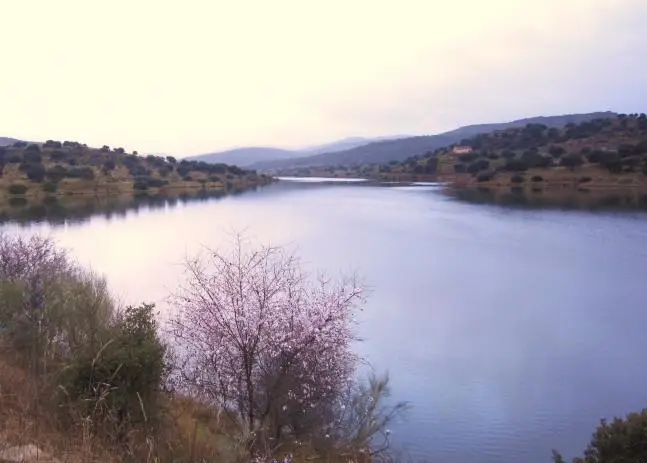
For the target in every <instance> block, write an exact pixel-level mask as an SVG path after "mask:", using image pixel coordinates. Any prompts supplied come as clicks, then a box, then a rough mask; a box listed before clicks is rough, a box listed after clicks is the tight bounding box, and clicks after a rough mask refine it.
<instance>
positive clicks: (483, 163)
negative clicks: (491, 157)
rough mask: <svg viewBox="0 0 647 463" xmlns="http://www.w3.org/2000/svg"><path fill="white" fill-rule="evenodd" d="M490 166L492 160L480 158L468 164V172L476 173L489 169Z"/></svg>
mask: <svg viewBox="0 0 647 463" xmlns="http://www.w3.org/2000/svg"><path fill="white" fill-rule="evenodd" d="M489 168H490V162H489V161H488V160H487V159H478V160H476V161H474V162H472V163H471V164H470V165H469V166H467V172H469V173H470V174H476V173H477V172H480V171H482V170H487V169H489Z"/></svg>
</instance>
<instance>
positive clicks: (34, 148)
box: [25, 143, 40, 153]
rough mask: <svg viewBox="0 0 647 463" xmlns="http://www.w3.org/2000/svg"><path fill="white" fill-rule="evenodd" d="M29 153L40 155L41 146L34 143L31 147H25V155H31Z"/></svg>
mask: <svg viewBox="0 0 647 463" xmlns="http://www.w3.org/2000/svg"><path fill="white" fill-rule="evenodd" d="M29 152H32V153H40V146H38V145H36V144H34V143H32V144H31V145H29V146H26V147H25V153H29Z"/></svg>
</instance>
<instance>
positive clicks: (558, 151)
mask: <svg viewBox="0 0 647 463" xmlns="http://www.w3.org/2000/svg"><path fill="white" fill-rule="evenodd" d="M548 152H549V153H550V155H551V156H553V157H555V158H558V157H560V156H562V155H563V154H565V153H566V150H565V149H564V148H562V147H561V146H551V147H550V148H549V149H548Z"/></svg>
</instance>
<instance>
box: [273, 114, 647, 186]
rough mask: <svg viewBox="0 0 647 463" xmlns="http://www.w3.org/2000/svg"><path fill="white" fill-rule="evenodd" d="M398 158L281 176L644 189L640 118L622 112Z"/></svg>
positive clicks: (644, 128) (645, 132)
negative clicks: (466, 150) (464, 148)
mask: <svg viewBox="0 0 647 463" xmlns="http://www.w3.org/2000/svg"><path fill="white" fill-rule="evenodd" d="M458 145H461V146H468V147H470V148H471V149H472V152H469V153H463V154H454V152H453V147H454V146H455V145H451V146H448V147H444V148H440V149H438V150H436V151H433V152H428V153H426V154H422V155H419V156H413V157H410V158H408V159H407V160H405V161H402V162H399V161H392V162H390V163H388V164H381V165H362V166H334V167H326V168H311V169H301V170H296V171H289V172H287V171H286V172H282V174H293V175H303V176H333V177H363V178H373V179H379V180H390V181H427V180H428V181H441V182H448V183H451V184H452V185H454V186H460V187H473V186H480V187H490V188H501V187H503V188H511V187H513V188H521V189H523V190H532V191H542V190H549V189H570V190H577V189H605V190H611V189H613V190H640V191H646V190H647V115H645V114H631V115H626V114H621V115H618V116H614V117H610V118H603V119H594V120H590V121H585V122H582V123H580V124H573V123H571V124H567V125H566V126H565V127H562V128H557V127H550V128H549V127H548V126H546V125H544V124H540V123H536V124H527V125H526V126H525V127H520V128H510V129H506V130H500V131H495V132H490V133H486V134H479V135H476V136H473V137H471V138H467V139H464V140H461V141H460V143H458Z"/></svg>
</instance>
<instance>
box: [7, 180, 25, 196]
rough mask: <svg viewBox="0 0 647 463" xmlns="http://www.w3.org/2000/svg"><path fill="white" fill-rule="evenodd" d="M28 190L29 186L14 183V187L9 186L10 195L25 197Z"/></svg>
mask: <svg viewBox="0 0 647 463" xmlns="http://www.w3.org/2000/svg"><path fill="white" fill-rule="evenodd" d="M27 189H28V188H27V185H22V184H20V183H14V184H13V185H9V188H8V191H9V194H10V195H24V194H25V193H27Z"/></svg>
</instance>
